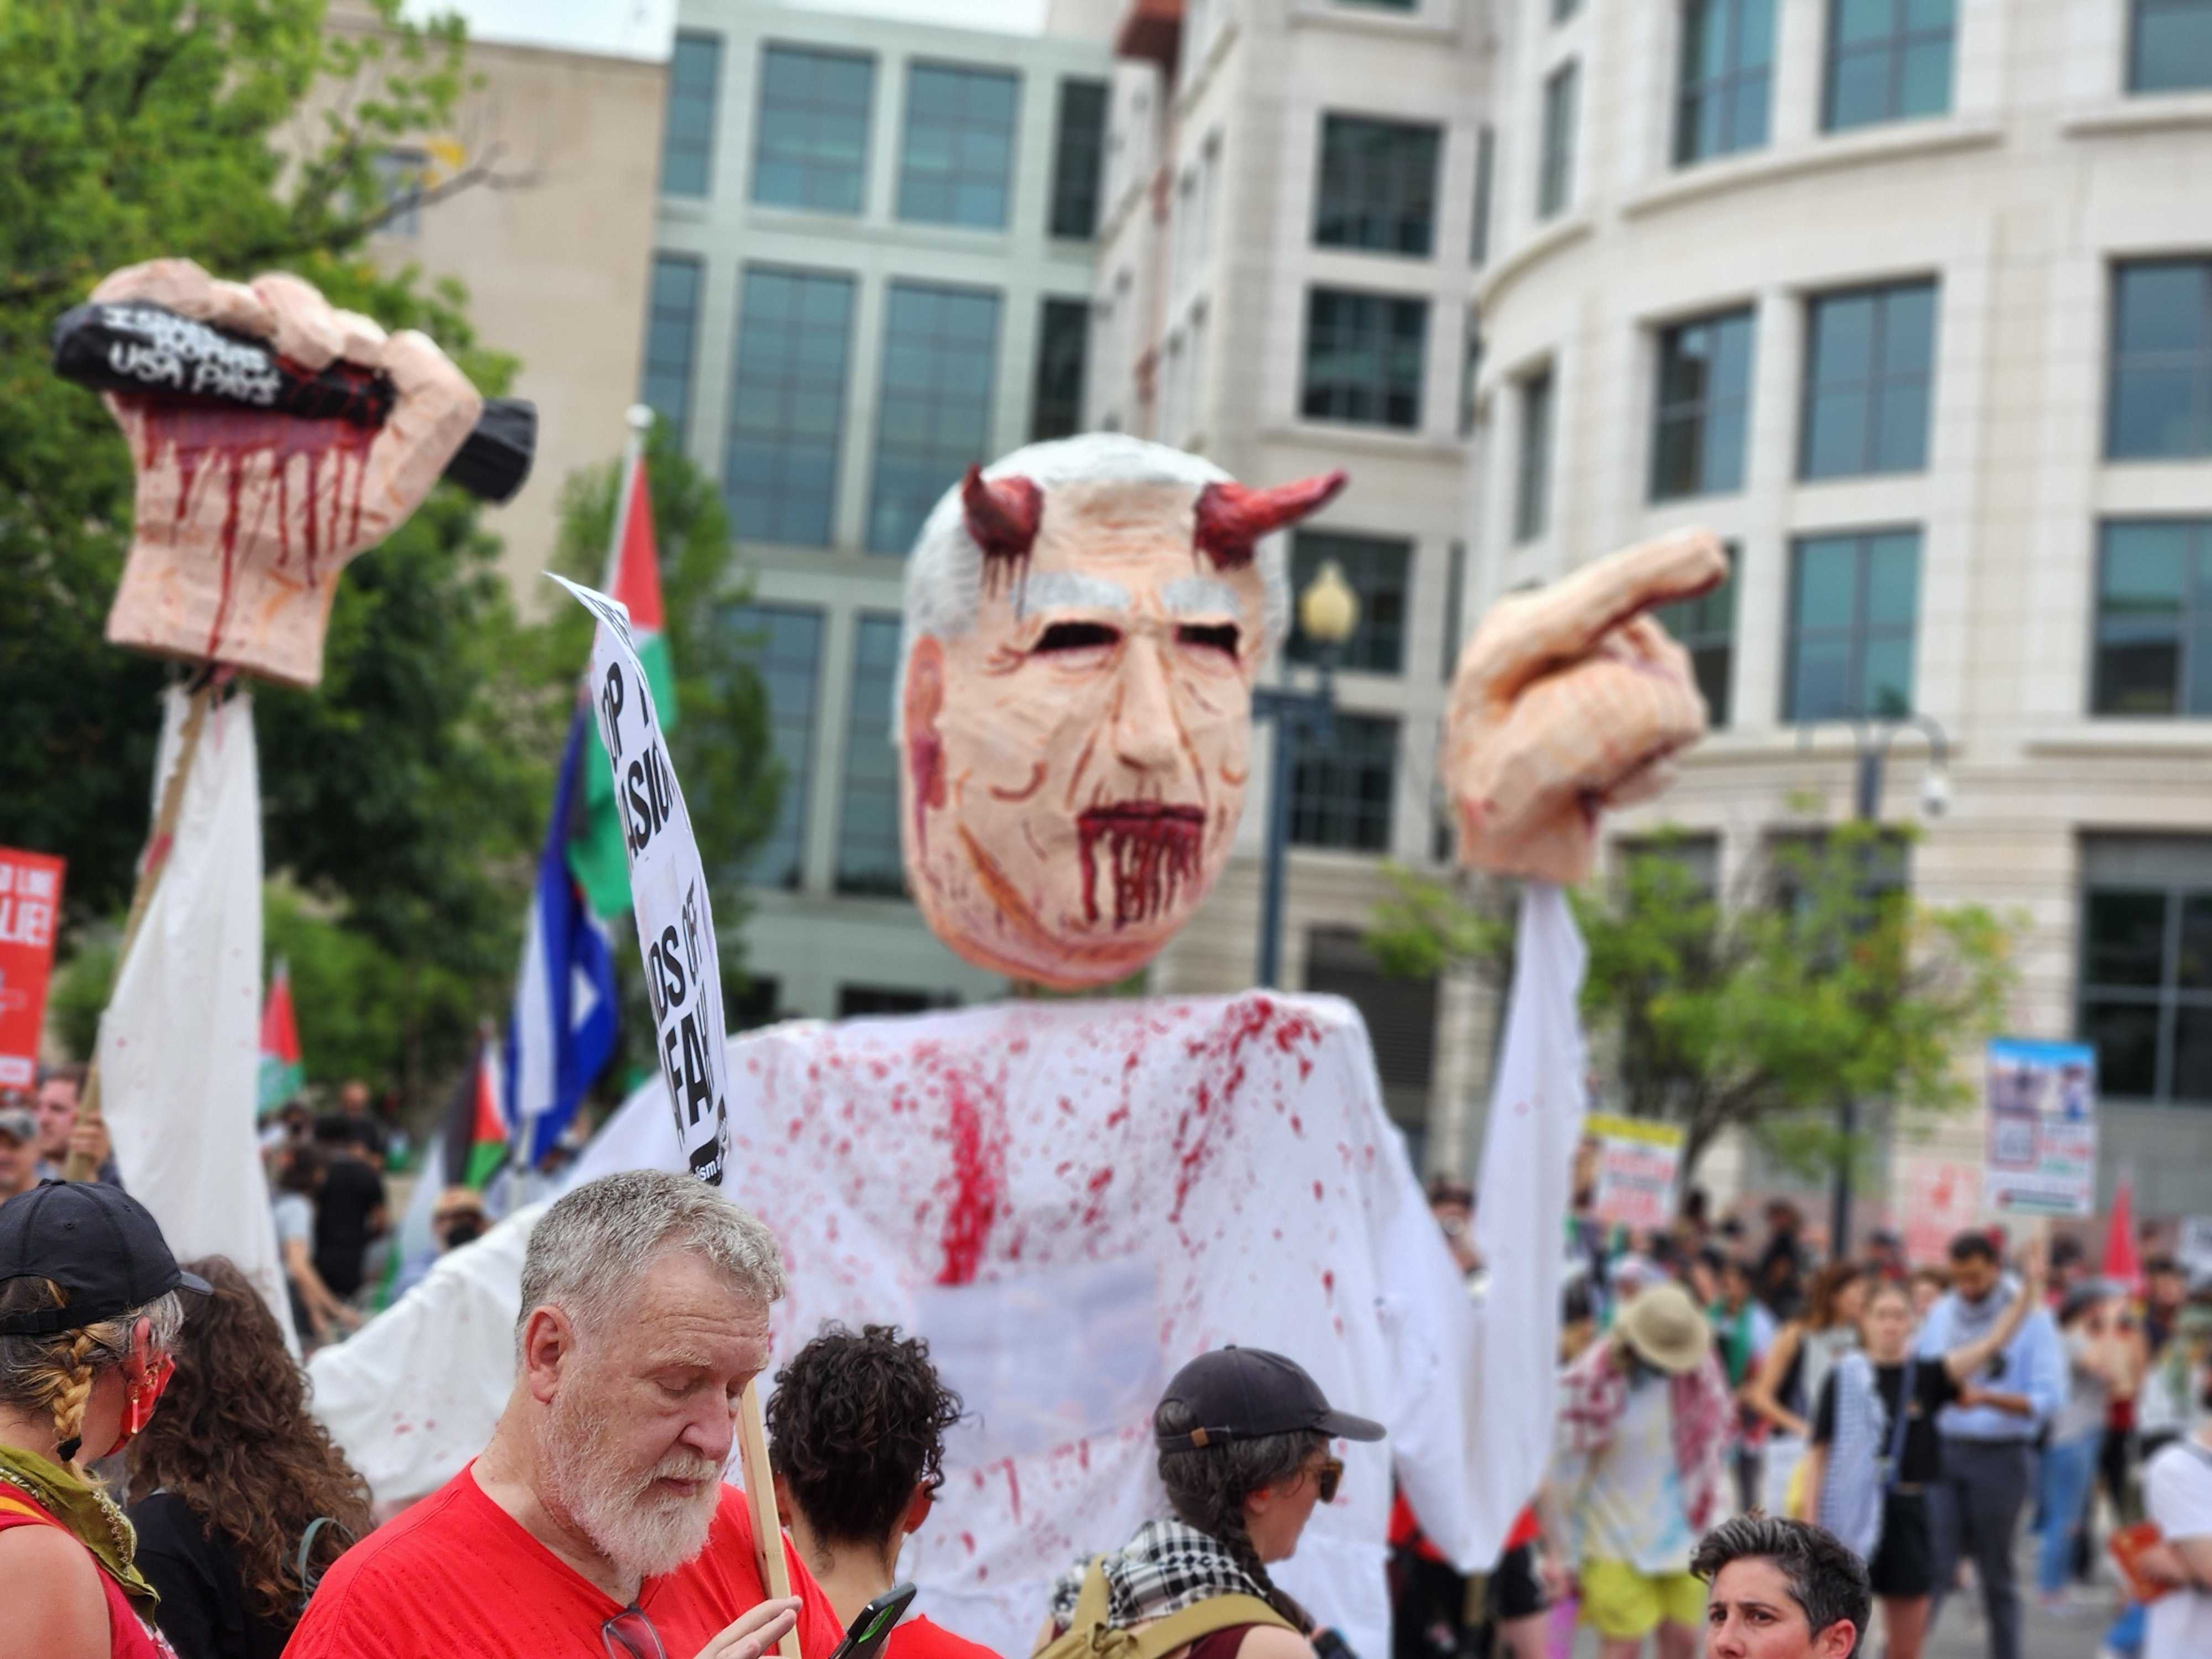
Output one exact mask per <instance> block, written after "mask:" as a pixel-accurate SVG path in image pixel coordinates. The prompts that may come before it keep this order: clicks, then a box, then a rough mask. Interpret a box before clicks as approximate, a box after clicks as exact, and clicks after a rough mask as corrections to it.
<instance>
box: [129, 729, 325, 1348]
mask: <svg viewBox="0 0 2212 1659" xmlns="http://www.w3.org/2000/svg"><path fill="white" fill-rule="evenodd" d="M188 701H189V699H188V698H187V697H186V696H185V693H184V692H183V691H182V690H175V689H172V690H170V691H169V692H168V693H167V695H166V697H165V700H164V704H163V708H162V720H161V750H160V755H159V757H158V759H157V760H156V761H155V767H154V796H155V802H156V804H157V805H158V803H159V801H160V799H161V786H162V784H163V782H164V781H166V780H167V777H168V775H169V773H170V771H171V769H173V766H174V765H175V763H176V757H177V749H178V740H179V732H180V730H181V727H182V725H183V720H184V716H185V708H186V706H187V703H188ZM260 1046H261V785H260V775H259V771H258V768H257V766H256V764H255V761H254V749H253V700H252V697H250V696H247V695H246V693H245V692H243V691H239V692H236V693H234V694H233V695H232V696H228V697H227V698H224V699H222V701H220V702H217V703H216V705H215V706H214V707H213V708H210V710H209V711H208V715H207V721H206V724H205V725H204V726H203V727H202V728H201V732H200V741H199V749H198V751H197V754H196V755H195V756H194V757H193V761H192V769H191V776H190V777H189V778H188V779H187V780H186V781H185V795H184V801H183V805H182V807H181V808H180V810H179V813H178V816H177V829H176V838H175V841H174V842H173V845H172V846H171V848H170V849H169V854H168V867H167V869H166V870H164V871H163V872H161V883H160V884H159V885H158V886H156V887H155V890H154V896H153V900H152V902H149V904H148V905H147V907H146V915H145V917H144V919H143V921H142V922H141V923H140V925H139V928H138V936H137V939H136V940H135V941H134V942H133V943H132V945H131V955H130V957H129V959H128V960H127V961H125V963H124V964H123V972H122V974H121V975H119V976H118V979H117V981H116V983H115V989H114V992H113V994H112V996H111V997H110V999H109V1001H108V1005H107V1012H106V1014H105V1016H103V1017H102V1018H101V1020H100V1111H101V1115H102V1116H103V1117H104V1118H105V1119H106V1123H107V1129H108V1133H109V1135H110V1136H111V1138H112V1139H113V1141H114V1146H115V1163H116V1167H117V1168H118V1170H121V1172H122V1175H123V1182H124V1185H125V1187H126V1188H129V1189H130V1192H131V1195H132V1196H133V1197H134V1198H136V1199H137V1200H138V1201H139V1202H140V1203H142V1204H143V1205H144V1206H146V1207H147V1208H148V1209H149V1210H150V1211H151V1212H153V1215H154V1218H155V1220H156V1221H158V1222H160V1223H161V1236H162V1237H163V1238H165V1239H166V1240H167V1242H168V1245H169V1249H170V1250H171V1251H172V1252H173V1254H174V1255H175V1256H176V1258H177V1259H178V1260H179V1261H187V1260H190V1259H191V1258H192V1257H195V1256H203V1255H227V1256H228V1257H229V1258H230V1259H231V1260H232V1261H234V1262H235V1263H236V1264H237V1265H238V1267H239V1270H240V1272H241V1273H245V1274H246V1277H247V1278H249V1279H252V1281H253V1282H254V1284H255V1285H257V1286H258V1288H259V1289H260V1291H261V1293H262V1295H263V1296H264V1297H266V1298H267V1299H268V1302H269V1305H270V1308H271V1309H272V1310H274V1311H275V1313H276V1318H277V1321H278V1322H279V1323H280V1324H282V1325H283V1328H284V1330H285V1332H286V1334H287V1335H288V1337H289V1334H290V1332H291V1329H292V1308H291V1300H290V1298H289V1296H288V1295H287V1293H286V1291H285V1288H284V1270H283V1263H282V1261H280V1260H279V1258H278V1255H277V1251H276V1223H275V1221H274V1220H273V1219H272V1218H271V1217H270V1210H269V1187H268V1182H267V1179H266V1177H265V1176H264V1175H263V1173H262V1168H261V1150H260V1143H259V1140H258V1136H257V1133H256V1130H255V1127H254V1121H253V1116H254V1103H255V1100H256V1098H257V1093H258V1086H259V1073H260Z"/></svg>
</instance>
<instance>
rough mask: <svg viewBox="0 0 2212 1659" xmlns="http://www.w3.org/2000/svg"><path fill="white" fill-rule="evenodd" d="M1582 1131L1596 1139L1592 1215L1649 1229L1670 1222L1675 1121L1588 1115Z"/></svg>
mask: <svg viewBox="0 0 2212 1659" xmlns="http://www.w3.org/2000/svg"><path fill="white" fill-rule="evenodd" d="M1583 1134H1585V1135H1586V1136H1588V1137H1589V1139H1593V1140H1595V1141H1596V1142H1597V1191H1596V1194H1595V1196H1594V1199H1593V1207H1594V1210H1595V1214H1596V1216H1597V1218H1598V1219H1599V1220H1600V1221H1602V1222H1604V1223H1605V1224H1606V1225H1607V1226H1609V1227H1615V1226H1617V1227H1635V1228H1643V1229H1645V1230H1648V1231H1657V1230H1658V1229H1660V1228H1662V1227H1665V1226H1668V1225H1671V1224H1672V1223H1673V1221H1674V1182H1675V1178H1676V1176H1678V1175H1679V1174H1680V1170H1681V1167H1682V1131H1681V1129H1680V1126H1678V1125H1675V1124H1672V1123H1660V1122H1656V1121H1653V1120H1652V1119H1650V1118H1646V1117H1603V1116H1600V1115H1595V1114H1593V1115H1591V1116H1590V1117H1589V1118H1588V1119H1587V1120H1585V1121H1584V1122H1583Z"/></svg>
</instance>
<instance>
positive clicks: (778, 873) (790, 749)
mask: <svg viewBox="0 0 2212 1659" xmlns="http://www.w3.org/2000/svg"><path fill="white" fill-rule="evenodd" d="M728 617H729V621H728V625H729V627H730V628H731V629H732V630H733V631H735V632H736V634H737V635H738V638H739V640H740V641H741V642H742V643H743V646H744V656H745V659H746V660H747V661H748V662H750V664H751V665H752V670H753V671H754V672H755V673H756V674H758V675H759V676H760V679H761V689H762V690H763V691H765V692H766V693H767V694H768V725H769V749H770V750H771V752H773V753H774V755H775V761H776V765H777V766H778V768H779V769H781V772H782V774H783V780H782V782H781V784H780V785H779V786H778V787H777V791H776V797H775V823H774V824H773V825H771V826H770V827H769V832H768V836H767V838H766V839H765V840H763V842H761V844H760V845H759V846H758V847H757V848H754V849H753V853H752V856H751V857H750V858H749V859H747V860H745V866H744V878H745V879H746V880H747V881H750V882H752V883H754V884H757V885H758V886H762V887H797V886H798V885H799V884H800V882H801V881H802V880H803V879H804V866H805V857H806V784H807V780H808V779H809V778H810V777H811V776H812V775H813V770H814V706H815V687H816V685H817V681H818V677H819V672H820V668H821V663H822V613H821V612H820V611H814V610H808V609H803V608H799V607H796V606H790V605H732V607H731V608H730V611H729V613H728Z"/></svg>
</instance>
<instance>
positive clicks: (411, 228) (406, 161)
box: [370, 144, 430, 236]
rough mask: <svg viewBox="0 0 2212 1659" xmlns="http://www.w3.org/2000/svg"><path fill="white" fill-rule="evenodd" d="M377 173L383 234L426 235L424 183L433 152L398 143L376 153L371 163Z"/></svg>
mask: <svg viewBox="0 0 2212 1659" xmlns="http://www.w3.org/2000/svg"><path fill="white" fill-rule="evenodd" d="M370 165H371V166H372V167H374V169H375V172H376V183H377V189H378V194H377V200H376V210H377V211H378V212H379V213H380V214H381V215H382V217H381V218H380V219H379V220H378V221H377V223H376V234H378V235H380V236H419V235H421V234H422V185H423V180H424V179H426V178H427V177H428V174H429V169H430V152H429V151H428V150H426V149H415V148H413V147H412V146H410V145H406V144H395V145H392V146H390V147H388V148H386V149H380V150H379V151H377V153H376V159H375V160H374V161H373V162H372V163H371V164H370Z"/></svg>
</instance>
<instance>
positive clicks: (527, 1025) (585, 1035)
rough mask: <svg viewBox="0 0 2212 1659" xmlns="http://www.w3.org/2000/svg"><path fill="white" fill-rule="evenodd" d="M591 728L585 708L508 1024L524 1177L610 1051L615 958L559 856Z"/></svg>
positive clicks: (509, 1120)
mask: <svg viewBox="0 0 2212 1659" xmlns="http://www.w3.org/2000/svg"><path fill="white" fill-rule="evenodd" d="M591 725H592V716H591V713H590V710H589V709H588V708H580V709H579V710H577V712H576V716H575V718H574V720H572V721H571V722H570V723H569V726H568V744H567V747H566V748H565V749H564V750H563V751H562V757H561V775H560V781H559V783H558V784H557V785H556V787H555V788H554V791H553V814H552V819H551V822H550V823H548V824H547V825H546V829H545V848H544V853H543V854H541V855H540V857H539V859H538V882H537V885H536V888H535V889H534V890H533V891H532V894H531V898H530V915H529V920H528V921H527V923H526V926H525V927H524V930H523V939H522V965H521V970H520V973H519V974H518V975H517V976H516V980H515V987H514V1009H513V1013H511V1014H510V1015H509V1016H508V1018H507V1052H506V1055H505V1067H506V1073H507V1087H506V1103H505V1113H504V1116H505V1126H506V1128H507V1136H508V1139H510V1141H511V1144H512V1145H513V1148H514V1153H515V1160H516V1162H517V1163H518V1164H520V1165H521V1166H522V1167H523V1168H524V1169H526V1170H528V1169H534V1168H536V1167H537V1164H538V1159H539V1158H541V1157H542V1156H544V1152H545V1150H546V1149H547V1148H548V1147H550V1146H552V1144H553V1143H554V1142H555V1141H556V1140H557V1139H560V1137H561V1133H562V1131H563V1130H564V1129H566V1128H567V1127H568V1124H569V1121H570V1120H571V1119H573V1118H574V1116H575V1115H576V1108H577V1106H578V1105H579V1104H580V1103H581V1102H582V1100H583V1098H584V1091H586V1089H589V1088H590V1087H591V1086H592V1079H595V1078H597V1077H598V1076H599V1072H600V1070H601V1069H602V1068H603V1067H604V1066H605V1065H606V1063H607V1058H608V1056H609V1055H611V1054H613V1052H614V1046H615V970H614V957H613V955H612V953H611V951H609V949H608V947H607V930H606V929H605V927H603V926H602V925H601V924H600V923H599V921H598V920H597V918H595V917H594V916H593V915H592V912H591V909H590V908H589V907H588V906H587V905H586V903H585V902H584V891H583V889H582V887H581V886H580V884H578V882H577V880H576V878H574V876H572V875H571V874H570V873H569V872H568V860H567V858H566V856H565V853H566V848H567V843H568V834H567V830H568V814H569V812H570V811H571V810H572V808H573V806H574V802H575V798H576V791H577V790H578V788H579V787H580V780H579V779H578V777H577V768H578V763H580V761H581V760H582V759H583V757H584V753H585V750H584V744H585V740H586V738H588V737H589V736H590V735H591ZM600 764H601V766H602V767H604V766H605V763H604V762H602V763H600Z"/></svg>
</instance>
